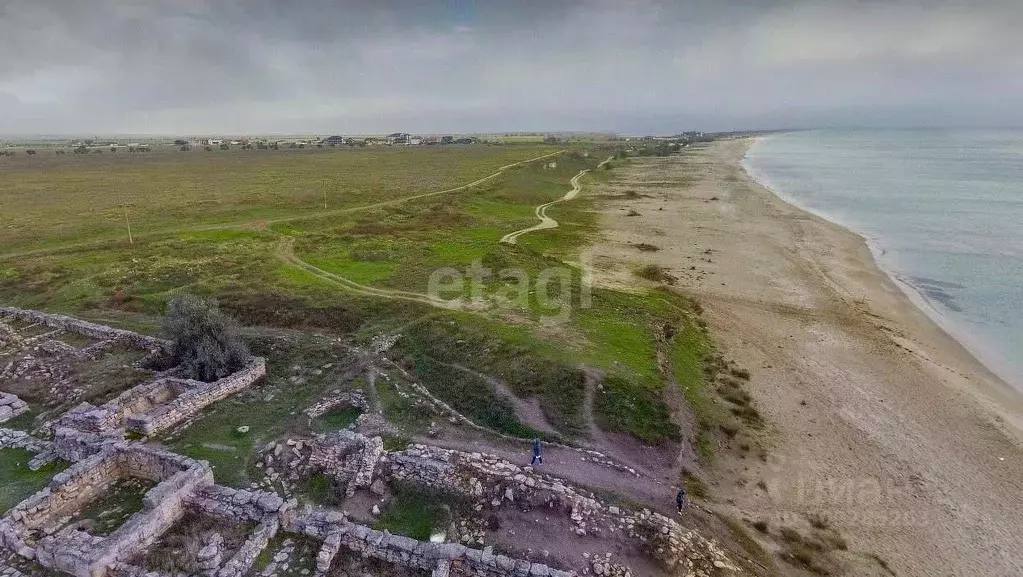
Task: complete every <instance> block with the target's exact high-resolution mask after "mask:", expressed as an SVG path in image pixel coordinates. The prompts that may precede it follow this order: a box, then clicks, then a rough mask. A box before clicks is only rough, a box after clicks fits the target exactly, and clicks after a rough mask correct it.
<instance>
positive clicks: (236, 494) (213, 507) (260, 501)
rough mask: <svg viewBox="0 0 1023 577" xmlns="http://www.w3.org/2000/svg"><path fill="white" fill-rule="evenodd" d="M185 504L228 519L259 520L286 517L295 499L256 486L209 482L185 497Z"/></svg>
mask: <svg viewBox="0 0 1023 577" xmlns="http://www.w3.org/2000/svg"><path fill="white" fill-rule="evenodd" d="M186 505H187V506H188V507H190V508H192V509H193V510H195V511H198V512H201V513H205V514H208V515H213V516H215V517H220V518H222V519H227V520H230V521H251V522H255V523H262V522H264V521H265V520H267V519H268V518H270V517H275V518H280V519H282V520H287V519H289V518H290V517H289V513H290V512H291V511H294V509H295V506H296V505H297V502H296V501H294V500H289V501H285V500H284V498H282V497H281V496H280V495H278V494H277V493H273V492H270V491H260V490H258V489H232V488H230V487H224V486H221V485H210V486H208V487H204V488H202V489H201V490H199V491H197V492H196V493H194V494H193V495H191V496H189V498H188V499H187V501H186Z"/></svg>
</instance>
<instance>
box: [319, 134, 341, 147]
mask: <svg viewBox="0 0 1023 577" xmlns="http://www.w3.org/2000/svg"><path fill="white" fill-rule="evenodd" d="M344 143H345V137H343V136H338V135H334V136H328V137H327V138H324V139H323V140H321V141H320V144H325V145H327V146H341V145H343V144H344Z"/></svg>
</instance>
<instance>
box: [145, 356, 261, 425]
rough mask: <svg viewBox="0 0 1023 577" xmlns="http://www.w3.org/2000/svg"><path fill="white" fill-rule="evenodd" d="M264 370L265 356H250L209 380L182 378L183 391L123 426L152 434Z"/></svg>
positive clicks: (242, 385) (235, 389) (246, 383)
mask: <svg viewBox="0 0 1023 577" xmlns="http://www.w3.org/2000/svg"><path fill="white" fill-rule="evenodd" d="M265 374H266V360H265V359H263V358H262V357H250V358H249V361H248V362H247V363H246V364H245V366H244V367H242V368H241V369H240V370H238V371H236V372H234V373H232V374H230V375H228V376H226V377H224V378H222V379H219V380H217V381H214V382H212V383H204V382H202V381H196V380H193V379H187V380H184V383H186V388H185V391H184V392H182V393H181V394H179V395H178V396H177V397H175V398H173V399H170V401H169V402H166V403H163V404H160V405H158V406H157V407H155V408H153V409H152V410H150V411H148V412H146V413H140V414H135V415H132V416H131V417H129V418H128V424H127V428H128V429H129V430H132V431H135V432H137V433H140V434H143V435H146V436H150V435H153V434H156V433H158V432H160V431H163V430H166V429H168V428H169V427H171V426H173V425H175V424H177V423H179V422H181V421H182V420H184V419H186V418H188V417H191V416H192V415H194V414H196V413H198V412H199V411H200V410H202V409H203V408H205V407H206V406H208V405H210V404H212V403H215V402H217V401H219V400H221V399H225V398H227V397H229V396H231V395H233V394H235V393H237V392H239V391H241V390H242V389H244V388H246V387H248V386H249V385H251V384H252V383H254V382H255V381H256V380H257V379H259V378H261V377H263V376H264V375H265Z"/></svg>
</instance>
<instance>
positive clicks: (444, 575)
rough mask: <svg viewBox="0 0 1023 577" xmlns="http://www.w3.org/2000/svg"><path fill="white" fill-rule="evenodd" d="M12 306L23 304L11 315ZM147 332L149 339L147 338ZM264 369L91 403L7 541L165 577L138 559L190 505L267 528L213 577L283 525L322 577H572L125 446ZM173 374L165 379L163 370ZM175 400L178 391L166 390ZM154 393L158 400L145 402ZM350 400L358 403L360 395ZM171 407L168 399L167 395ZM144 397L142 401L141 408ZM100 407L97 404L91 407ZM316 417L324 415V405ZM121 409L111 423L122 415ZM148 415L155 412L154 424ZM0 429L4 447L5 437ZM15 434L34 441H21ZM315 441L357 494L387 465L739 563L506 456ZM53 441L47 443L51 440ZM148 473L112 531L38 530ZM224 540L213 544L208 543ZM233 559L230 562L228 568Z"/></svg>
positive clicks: (466, 492) (43, 558)
mask: <svg viewBox="0 0 1023 577" xmlns="http://www.w3.org/2000/svg"><path fill="white" fill-rule="evenodd" d="M12 310H13V311H14V312H12ZM4 314H6V315H12V316H16V317H18V318H25V319H26V320H31V321H33V322H45V323H46V324H48V325H50V326H57V327H61V328H70V330H76V331H77V332H82V333H83V334H89V335H90V336H94V337H96V338H106V339H124V341H125V342H131V343H137V344H138V345H139V346H144V347H149V346H156V347H162V346H164V345H165V344H166V343H165V341H160V340H159V339H152V338H151V337H143V336H142V335H135V334H134V333H130V332H128V331H120V330H118V329H109V328H107V327H101V326H99V325H93V324H92V323H85V322H83V321H77V320H76V319H70V318H69V317H62V316H60V315H46V314H44V313H34V312H32V311H17V310H16V309H7V308H0V315H4ZM135 337H138V338H137V339H136V338H135ZM263 374H265V363H264V361H263V360H262V359H255V358H254V359H253V360H252V361H251V362H250V363H249V365H248V366H246V368H245V369H244V370H243V371H240V372H239V373H236V374H234V375H231V376H229V377H227V378H225V379H221V380H220V381H217V382H215V383H199V382H198V381H187V380H182V379H167V378H164V379H163V380H162V381H161V380H159V378H158V380H157V381H152V382H150V383H146V384H143V385H140V386H139V387H136V388H135V389H132V390H129V391H128V392H126V393H125V394H122V395H121V396H119V397H118V398H117V399H115V401H117V402H116V403H114V405H110V403H107V404H105V405H104V406H102V407H98V408H97V407H91V406H87V405H86V406H82V407H79V408H78V409H77V410H73V411H72V412H71V414H69V415H68V418H67V419H66V420H64V421H62V422H61V423H60V425H61V426H57V427H55V428H54V441H53V443H52V444H49V443H46V442H44V441H39V443H46V448H47V449H49V450H51V451H53V452H56V453H57V454H59V455H60V456H61V457H63V458H65V459H68V460H69V461H72V462H74V463H75V464H74V465H72V466H71V467H70V468H69V469H67V470H66V471H64V472H63V473H60V474H58V475H56V476H55V477H54V478H53V480H52V481H51V482H50V484H49V485H48V486H47V487H46V488H44V489H43V490H42V491H40V492H38V493H37V494H36V495H33V496H32V497H29V498H28V499H26V500H25V501H23V502H22V503H21V504H19V505H18V506H16V507H15V508H14V509H12V510H11V512H9V513H8V514H7V515H6V516H5V517H4V518H3V519H2V520H0V544H2V545H4V546H5V547H7V548H8V549H11V550H13V551H15V552H17V553H18V554H19V555H21V556H23V557H26V558H28V559H35V560H36V561H37V562H39V563H40V564H41V565H43V566H44V567H49V568H53V569H58V570H61V571H65V572H67V573H71V574H73V575H76V576H82V577H85V576H86V575H88V576H89V577H93V576H102V575H107V574H110V575H123V576H131V577H142V576H143V575H144V576H146V577H159V574H158V573H154V572H151V571H146V570H144V569H143V568H140V567H136V566H132V565H130V564H128V561H129V560H130V559H132V558H133V556H135V555H136V554H138V553H139V552H141V551H143V550H144V549H145V547H147V546H148V545H150V544H152V543H153V542H155V541H156V540H157V539H159V537H160V536H161V535H162V534H163V533H164V532H166V531H167V530H169V529H170V528H171V527H172V526H173V525H174V523H176V522H177V521H179V520H180V519H181V518H182V516H183V515H184V514H185V512H186V511H189V510H191V511H194V512H197V513H203V514H209V515H214V516H218V517H220V518H223V519H229V520H232V521H234V522H239V521H241V522H252V523H256V529H255V530H254V531H252V532H251V533H250V534H249V536H248V537H247V539H246V541H245V542H244V543H243V545H242V546H241V547H240V548H239V550H238V551H236V552H235V554H234V555H232V557H231V558H230V559H228V560H226V561H224V560H221V559H220V553H219V552H218V551H215V550H213V551H211V552H210V553H209V554H208V555H206V557H204V562H206V563H207V565H204V567H207V566H208V568H209V571H208V572H206V573H205V574H207V575H209V576H211V577H241V575H243V574H245V573H246V572H247V571H248V570H249V569H250V568H251V567H252V565H253V563H254V561H255V558H256V557H257V556H258V554H259V552H260V551H262V550H263V549H264V548H265V547H266V546H267V543H268V542H269V540H270V539H271V538H273V536H274V535H275V534H276V533H277V532H278V531H279V530H282V529H283V530H285V531H289V532H293V533H300V534H304V535H307V536H310V537H313V538H315V539H317V540H319V541H320V542H321V550H320V552H319V555H318V556H317V574H318V575H323V574H325V573H326V572H327V571H328V570H329V569H330V567H331V565H332V563H333V560H334V558H335V556H336V555H337V554H338V553H339V551H341V549H342V548H344V549H346V550H348V551H350V552H352V553H357V554H361V555H363V556H366V557H369V558H373V559H378V560H381V561H384V562H387V563H393V564H397V565H401V566H407V567H413V568H419V569H423V570H428V571H431V572H432V573H433V575H434V577H448V576H451V577H455V576H460V577H530V576H533V577H547V576H550V577H569V576H571V575H575V573H569V572H563V571H559V570H556V569H553V568H551V567H549V566H546V565H543V564H536V563H530V562H529V561H526V560H521V559H512V558H509V557H506V556H503V555H494V554H492V553H491V551H490V549H489V548H488V549H486V550H480V549H475V548H471V547H467V546H464V545H459V544H453V543H428V542H421V541H417V540H415V539H411V538H408V537H403V536H399V535H392V534H390V533H388V532H386V531H376V530H373V529H371V528H369V527H366V526H363V525H359V524H355V523H352V522H350V521H348V520H347V519H346V517H345V516H344V514H343V513H341V512H338V511H325V510H320V511H314V512H312V513H309V514H307V515H301V516H300V515H297V514H296V505H297V502H296V501H295V500H294V499H291V500H285V499H284V498H283V497H281V496H280V495H278V494H277V493H273V492H268V491H260V490H237V489H231V488H227V487H221V486H217V485H214V484H213V483H214V479H213V475H212V471H211V469H210V468H209V465H208V464H207V463H206V462H202V461H194V460H192V459H189V458H187V457H183V456H179V455H176V454H174V453H170V452H169V451H166V450H165V449H162V448H158V447H153V446H147V445H143V444H142V443H138V442H130V441H123V440H121V439H120V437H121V436H123V433H124V430H123V429H124V427H125V425H127V426H128V428H134V429H135V430H138V431H139V432H144V434H145V432H147V431H148V432H155V431H158V430H161V429H162V428H166V427H168V426H171V425H172V424H173V423H176V422H179V421H180V420H181V419H184V418H186V417H188V416H189V415H191V414H193V413H194V412H196V411H198V410H199V409H201V408H202V407H205V406H206V405H208V404H210V403H212V402H215V401H217V400H220V399H222V398H224V397H227V396H229V395H230V394H232V393H234V392H237V391H238V390H241V389H242V388H244V387H246V386H248V385H249V384H251V383H252V382H253V381H255V380H256V379H258V378H259V377H261V376H262V375H263ZM167 376H169V374H168V373H164V375H163V377H167ZM168 387H170V388H172V389H173V392H174V393H175V394H174V395H171V396H170V398H168V397H167V388H168ZM147 394H149V395H153V394H156V395H157V397H160V396H161V395H162V396H163V398H153V397H149V398H148V400H147V401H145V402H143V401H140V400H139V396H140V395H142V396H143V397H144V396H145V395H147ZM338 400H341V399H340V397H339V398H337V399H333V398H328V399H324V400H323V401H324V402H323V403H322V405H323V406H317V407H314V409H315V410H319V411H326V410H329V409H330V408H332V407H333V406H336V405H334V404H332V403H334V402H335V401H338ZM348 401H349V402H350V401H351V399H348ZM147 402H148V403H153V404H156V406H155V407H150V408H148V410H146V411H145V412H142V413H135V414H129V413H130V412H131V411H124V410H123V407H124V406H126V405H130V406H133V407H136V408H137V407H139V406H140V404H141V405H144V404H145V403H147ZM161 402H162V404H159V403H161ZM134 403H138V404H134ZM90 411H96V412H97V413H96V414H95V415H90V414H89V413H90ZM314 412H315V411H314ZM111 415H113V417H111ZM143 417H147V418H143ZM5 431H6V430H4V429H0V441H2V440H3V439H5V438H6V437H5V436H4V435H3V433H4V432H5ZM10 442H12V443H19V442H22V443H23V442H24V439H21V438H20V437H19V438H18V439H14V438H13V437H12V438H11V440H10ZM306 446H307V447H308V449H307V450H308V453H305V451H302V453H303V454H308V455H309V456H308V457H307V459H308V465H309V467H310V468H314V469H319V470H323V471H325V472H328V473H330V474H332V475H337V476H338V477H341V478H344V479H348V482H349V486H348V492H349V494H351V493H352V492H354V490H355V488H358V487H365V486H368V485H369V484H370V483H371V482H372V479H373V476H374V474H375V473H377V472H379V473H380V474H381V475H384V476H387V477H388V478H390V479H393V480H397V481H404V482H408V483H413V484H417V485H420V486H424V487H431V488H435V489H439V490H443V491H447V492H451V493H455V494H458V495H461V496H463V497H466V498H469V499H471V500H473V501H475V502H476V503H477V504H478V505H477V507H478V508H477V510H480V508H481V507H485V506H487V505H489V506H491V507H500V506H502V505H504V504H505V503H506V502H511V501H515V500H520V499H540V500H541V501H543V500H547V502H557V503H558V504H559V506H564V507H567V508H568V510H569V511H570V514H571V518H572V520H573V522H574V523H575V524H576V530H577V532H579V533H580V534H586V533H585V531H586V528H587V523H593V522H596V521H597V520H602V521H604V522H608V521H609V520H610V522H612V523H618V524H619V526H620V527H621V528H622V529H623V530H628V531H630V535H631V536H634V537H635V538H637V539H639V540H641V541H643V542H647V543H648V544H649V548H650V549H651V554H653V555H654V556H655V558H657V559H659V560H660V561H661V562H662V563H664V564H665V565H666V566H667V567H669V568H673V569H678V570H686V571H690V572H699V571H703V572H705V573H707V574H714V571H715V568H716V569H734V567H733V566H732V565H731V564H730V563H729V561H728V558H727V556H725V554H724V553H723V552H721V551H720V550H719V549H717V548H716V546H715V545H714V544H713V543H712V542H708V541H706V540H705V539H703V538H702V537H700V536H698V535H695V534H694V533H693V532H687V531H685V530H684V529H682V528H681V527H680V526H678V524H677V523H676V522H675V521H674V520H672V519H669V518H667V517H664V516H662V515H659V514H657V513H651V512H649V511H643V512H640V513H631V512H623V511H621V510H619V509H618V508H616V507H613V506H611V507H607V506H605V505H603V504H602V503H600V502H598V501H596V500H595V499H593V498H592V497H591V496H586V495H584V494H581V493H579V492H577V491H575V490H574V489H572V488H571V487H568V486H565V485H564V484H562V483H561V482H560V481H559V480H557V479H555V478H552V477H548V476H546V475H539V474H536V473H535V472H533V470H532V469H531V468H521V467H518V466H516V465H513V464H511V463H509V462H507V461H503V460H501V459H497V458H495V457H491V456H487V455H482V454H479V453H464V452H459V451H452V450H446V449H440V448H436V447H428V446H424V445H410V446H409V448H408V449H407V450H405V451H399V452H395V453H388V452H386V451H384V450H383V443H382V440H381V439H380V438H379V437H365V436H363V435H359V434H356V433H353V432H351V431H341V432H338V433H335V434H332V435H330V436H321V437H317V438H316V439H313V440H311V441H309V442H308V443H307V444H306ZM39 448H43V447H39ZM123 476H136V477H142V478H146V479H150V480H155V481H158V484H157V485H156V486H155V487H154V488H152V489H151V490H150V491H149V492H147V494H146V495H145V496H144V498H143V509H142V511H140V512H138V513H136V514H135V515H133V516H132V517H130V518H129V519H128V521H126V522H125V523H124V524H123V525H122V526H121V527H120V528H118V529H117V530H115V531H114V532H113V533H111V534H110V535H107V536H105V537H100V536H92V535H89V534H88V533H86V532H83V531H65V530H61V531H57V532H56V533H54V534H50V535H45V536H43V537H41V538H40V537H38V535H39V534H40V533H45V531H39V530H38V529H39V528H40V527H44V526H46V525H47V524H48V523H50V522H52V519H54V518H55V516H56V517H59V514H60V513H63V512H65V511H69V510H75V509H76V508H77V507H80V506H81V504H82V503H83V502H86V501H88V500H89V499H90V498H92V497H95V496H97V495H98V494H100V493H101V492H102V491H104V490H105V489H106V488H108V487H109V486H110V485H111V484H112V483H113V482H114V481H115V480H116V479H117V478H120V477H123ZM210 547H213V548H214V549H215V544H207V545H206V547H205V548H204V551H205V550H206V549H208V548H210ZM222 561H223V562H222Z"/></svg>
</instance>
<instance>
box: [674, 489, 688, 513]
mask: <svg viewBox="0 0 1023 577" xmlns="http://www.w3.org/2000/svg"><path fill="white" fill-rule="evenodd" d="M675 504H676V505H678V512H679V513H681V512H682V509H684V508H685V506H686V490H685V489H683V488H681V487H680V488H679V490H678V495H675Z"/></svg>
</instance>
